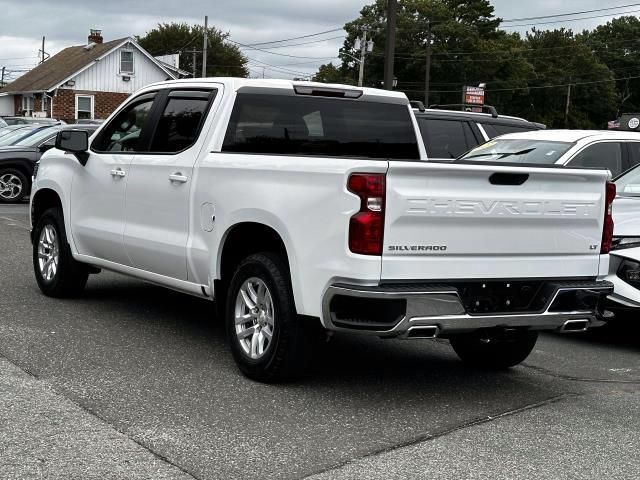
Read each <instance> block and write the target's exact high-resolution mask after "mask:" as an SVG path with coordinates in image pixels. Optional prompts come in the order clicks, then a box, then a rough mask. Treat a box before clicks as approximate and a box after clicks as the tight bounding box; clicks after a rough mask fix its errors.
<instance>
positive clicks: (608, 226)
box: [600, 182, 616, 253]
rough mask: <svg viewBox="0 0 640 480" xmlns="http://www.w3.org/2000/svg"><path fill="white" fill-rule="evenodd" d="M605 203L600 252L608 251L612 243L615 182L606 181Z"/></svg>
mask: <svg viewBox="0 0 640 480" xmlns="http://www.w3.org/2000/svg"><path fill="white" fill-rule="evenodd" d="M606 192H607V194H606V203H605V206H604V229H603V230H602V245H601V248H600V253H609V252H610V251H611V244H612V243H613V200H614V198H616V184H615V183H612V182H607V190H606Z"/></svg>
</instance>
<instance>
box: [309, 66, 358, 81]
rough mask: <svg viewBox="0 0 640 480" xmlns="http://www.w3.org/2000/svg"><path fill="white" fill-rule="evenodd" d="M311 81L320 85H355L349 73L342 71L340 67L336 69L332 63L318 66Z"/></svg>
mask: <svg viewBox="0 0 640 480" xmlns="http://www.w3.org/2000/svg"><path fill="white" fill-rule="evenodd" d="M313 81H314V82H322V83H342V84H346V85H349V84H352V85H354V84H355V83H356V82H354V80H353V78H352V75H351V72H349V71H346V70H344V69H343V68H342V67H336V66H335V65H334V64H332V63H327V64H324V65H320V68H318V72H317V73H316V74H315V75H314V76H313Z"/></svg>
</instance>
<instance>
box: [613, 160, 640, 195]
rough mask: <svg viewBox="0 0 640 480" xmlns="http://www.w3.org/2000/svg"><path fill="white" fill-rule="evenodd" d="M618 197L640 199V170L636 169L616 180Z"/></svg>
mask: <svg viewBox="0 0 640 480" xmlns="http://www.w3.org/2000/svg"><path fill="white" fill-rule="evenodd" d="M615 184H616V188H617V191H618V195H622V196H623V197H640V168H639V167H636V168H634V169H633V170H629V171H628V172H627V173H625V174H623V175H621V176H619V177H618V178H617V179H616V180H615Z"/></svg>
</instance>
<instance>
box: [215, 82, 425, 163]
mask: <svg viewBox="0 0 640 480" xmlns="http://www.w3.org/2000/svg"><path fill="white" fill-rule="evenodd" d="M222 151H223V152H229V153H253V154H267V155H299V156H324V157H354V158H374V159H407V160H418V159H419V158H420V154H419V150H418V143H417V138H416V131H415V128H414V125H413V121H412V118H411V113H410V110H409V107H408V105H402V104H391V103H378V102H372V101H364V100H351V99H343V98H326V97H311V96H291V95H274V94H256V93H239V94H238V96H237V98H236V102H235V105H234V107H233V111H232V114H231V119H230V121H229V125H228V128H227V132H226V135H225V139H224V143H223V145H222Z"/></svg>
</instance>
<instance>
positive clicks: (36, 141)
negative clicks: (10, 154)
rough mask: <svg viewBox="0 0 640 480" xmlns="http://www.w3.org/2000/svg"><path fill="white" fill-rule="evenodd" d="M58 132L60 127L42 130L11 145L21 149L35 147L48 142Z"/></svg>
mask: <svg viewBox="0 0 640 480" xmlns="http://www.w3.org/2000/svg"><path fill="white" fill-rule="evenodd" d="M59 130H60V127H49V128H43V129H42V130H40V131H36V132H35V133H33V134H32V135H29V136H27V137H24V138H22V139H21V140H18V141H16V142H15V143H12V145H20V146H23V147H37V146H38V145H40V143H42V142H44V141H45V140H48V139H49V138H50V137H52V136H54V135H55V134H56V132H58V131H59Z"/></svg>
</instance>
